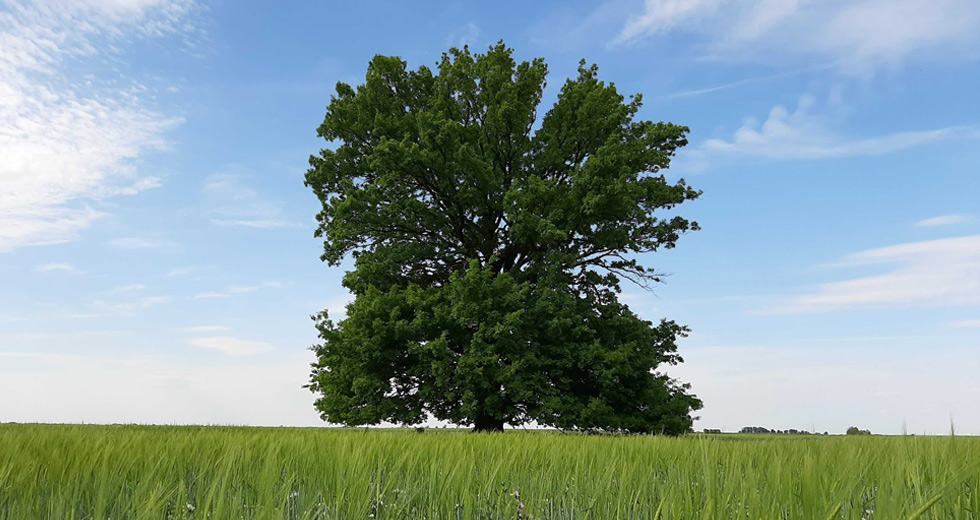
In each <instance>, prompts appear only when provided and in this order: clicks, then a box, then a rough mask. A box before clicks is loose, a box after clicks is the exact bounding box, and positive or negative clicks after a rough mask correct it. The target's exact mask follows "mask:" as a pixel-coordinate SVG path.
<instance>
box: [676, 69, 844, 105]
mask: <svg viewBox="0 0 980 520" xmlns="http://www.w3.org/2000/svg"><path fill="white" fill-rule="evenodd" d="M828 68H830V66H829V65H826V64H825V65H817V66H814V67H805V68H802V69H795V70H788V71H785V72H777V73H775V74H766V75H763V76H755V77H751V78H745V79H740V80H737V81H730V82H728V83H722V84H721V85H714V86H711V87H702V88H692V89H687V90H680V91H677V92H673V93H670V94H667V95H665V96H661V98H660V99H663V100H669V99H681V98H686V97H693V96H700V95H703V94H710V93H712V92H720V91H723V90H729V89H733V88H738V87H742V86H745V85H753V84H757V83H765V82H767V81H773V80H777V79H782V78H789V77H793V76H798V75H800V74H804V73H807V72H816V71H820V70H826V69H828Z"/></svg>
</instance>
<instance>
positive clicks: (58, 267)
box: [34, 262, 79, 273]
mask: <svg viewBox="0 0 980 520" xmlns="http://www.w3.org/2000/svg"><path fill="white" fill-rule="evenodd" d="M34 270H35V271H37V272H39V273H50V272H52V271H62V272H66V273H77V272H79V271H78V269H76V268H75V266H73V265H71V264H65V263H59V262H52V263H50V264H43V265H39V266H37V267H35V268H34Z"/></svg>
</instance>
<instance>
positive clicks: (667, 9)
mask: <svg viewBox="0 0 980 520" xmlns="http://www.w3.org/2000/svg"><path fill="white" fill-rule="evenodd" d="M724 3H725V2H724V0H646V1H645V2H644V10H643V13H642V14H640V15H638V16H634V17H632V18H630V19H629V20H628V21H627V22H626V26H625V27H623V30H622V31H621V32H620V33H619V36H617V37H616V40H615V41H614V43H617V44H618V43H630V42H634V41H636V40H638V39H640V38H641V37H643V36H645V35H650V34H656V33H659V32H662V31H666V30H669V29H672V28H674V27H676V26H678V25H680V24H682V23H686V22H691V21H694V20H698V19H701V18H704V17H707V16H710V15H711V14H713V13H714V12H716V11H717V10H718V8H719V7H720V6H721V5H723V4H724Z"/></svg>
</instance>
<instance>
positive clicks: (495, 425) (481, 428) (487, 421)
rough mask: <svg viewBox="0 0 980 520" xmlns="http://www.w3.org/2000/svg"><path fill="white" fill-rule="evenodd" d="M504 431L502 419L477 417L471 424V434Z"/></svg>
mask: <svg viewBox="0 0 980 520" xmlns="http://www.w3.org/2000/svg"><path fill="white" fill-rule="evenodd" d="M502 431H504V421H503V419H495V418H493V417H489V416H482V417H477V418H476V422H474V424H473V432H474V433H479V432H502Z"/></svg>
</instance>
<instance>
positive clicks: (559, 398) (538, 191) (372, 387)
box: [306, 43, 701, 434]
mask: <svg viewBox="0 0 980 520" xmlns="http://www.w3.org/2000/svg"><path fill="white" fill-rule="evenodd" d="M546 74H547V66H546V65H545V63H544V61H543V60H542V59H535V60H534V61H531V62H526V61H525V62H521V63H517V62H515V60H514V58H513V52H512V50H511V49H509V48H507V47H506V46H505V45H504V44H503V43H500V44H498V45H496V46H494V47H491V48H490V49H489V50H488V51H487V52H486V53H485V54H472V53H471V52H470V51H469V50H468V49H467V48H463V49H462V50H460V49H455V48H454V49H451V50H450V51H449V52H448V53H447V54H444V55H443V56H442V59H441V61H440V62H439V63H438V65H437V69H436V70H435V71H434V70H432V69H430V68H427V67H424V66H423V67H420V68H419V69H417V70H409V69H408V68H407V67H406V63H405V62H404V61H403V60H401V59H400V58H397V57H388V56H376V57H375V58H374V59H373V60H372V61H371V62H370V64H369V65H368V70H367V76H366V78H365V81H364V84H362V85H359V86H357V87H356V88H353V87H351V86H350V85H347V84H344V83H338V84H337V93H336V95H335V96H333V97H332V98H331V101H330V105H329V106H328V108H327V113H326V117H325V118H324V121H323V124H322V125H321V126H320V128H319V130H318V134H319V136H320V137H322V138H324V139H326V140H327V141H328V143H331V145H332V146H330V147H328V148H326V149H324V150H322V151H321V152H320V154H319V155H316V156H313V157H311V158H310V166H311V167H310V169H309V171H308V172H307V174H306V185H307V186H309V187H311V188H312V189H313V191H314V192H315V193H316V195H317V197H319V199H320V201H321V202H322V204H323V206H322V211H321V212H320V213H319V214H318V215H317V221H318V222H319V228H318V229H317V232H316V235H317V236H318V237H322V238H323V239H324V252H323V256H322V259H323V260H324V261H326V262H328V263H329V264H330V265H333V266H336V265H339V264H340V263H341V262H342V261H343V260H344V259H345V258H348V257H352V258H353V261H354V268H353V270H351V271H349V272H347V273H346V276H345V277H344V280H343V285H344V287H346V288H347V289H349V290H350V291H351V292H352V293H353V295H354V301H353V302H352V303H351V304H350V305H349V306H348V307H347V315H346V317H345V318H344V319H343V320H341V321H340V322H339V323H334V322H333V321H332V320H330V319H329V317H328V315H327V313H326V311H324V312H322V313H321V314H319V315H318V316H315V317H314V318H315V319H316V325H317V327H318V329H319V332H320V337H321V339H322V340H323V341H322V343H321V344H319V345H316V346H314V347H313V350H314V351H315V352H316V355H317V362H316V363H314V364H313V370H312V374H311V381H310V384H309V385H308V386H309V388H310V389H311V390H312V391H313V392H314V393H316V394H318V399H317V401H316V407H317V408H318V409H319V411H320V412H321V416H322V418H323V419H324V420H328V421H331V422H336V423H344V424H347V425H361V424H376V423H379V422H382V421H389V422H394V423H403V424H416V423H420V422H422V421H425V420H426V419H428V418H435V419H440V420H448V421H452V422H454V423H457V424H472V425H474V428H475V429H476V430H477V431H487V430H500V429H503V426H504V424H511V425H518V424H522V423H526V422H530V421H536V422H537V423H538V424H542V425H552V426H556V427H559V428H569V429H583V430H606V431H622V432H656V433H667V434H679V433H683V432H686V431H689V430H690V427H691V423H692V418H691V412H692V411H694V410H697V409H699V408H700V407H701V402H700V401H699V400H698V399H697V398H696V397H695V396H693V395H691V394H689V393H688V388H689V387H688V385H686V384H681V383H679V382H677V381H675V380H672V379H670V378H668V377H667V376H666V375H664V374H663V373H661V372H657V368H658V367H661V366H663V365H670V364H676V363H678V362H680V361H681V358H680V356H678V355H677V353H676V350H677V346H676V340H677V338H678V337H679V336H683V335H684V334H685V333H686V331H687V329H686V328H685V327H682V326H680V325H678V324H676V323H674V322H673V321H668V320H662V321H660V323H658V324H653V323H651V322H649V321H645V320H643V319H641V318H639V317H638V316H637V315H636V314H634V313H633V312H632V311H630V309H629V308H628V307H627V306H626V305H624V304H623V303H621V302H619V300H618V297H617V295H618V293H619V292H620V290H621V289H620V283H621V279H625V280H629V281H631V282H633V283H636V284H639V285H641V286H644V287H647V286H648V284H650V283H651V282H655V281H658V279H659V278H658V276H659V275H658V274H657V272H655V271H653V270H651V269H649V268H648V267H645V266H643V265H642V264H641V263H640V262H639V261H638V258H643V257H638V256H637V254H639V253H647V252H651V251H656V250H658V249H661V248H671V247H674V245H675V243H676V242H677V240H678V237H679V235H680V234H682V233H684V232H686V231H690V230H694V229H697V224H696V223H694V222H690V221H688V220H686V219H684V218H682V217H679V216H672V217H670V218H663V217H662V216H661V215H662V211H663V210H670V209H671V208H673V207H674V206H676V205H678V204H680V203H682V202H684V201H686V200H690V199H694V198H696V197H698V195H699V194H700V192H699V191H697V190H694V189H692V188H690V187H688V186H687V185H686V184H685V183H684V181H683V180H680V181H678V182H676V183H673V184H671V183H669V182H667V181H666V179H665V178H664V176H663V175H662V174H660V172H661V170H663V169H664V168H667V166H668V165H669V163H670V158H671V157H672V156H673V155H674V152H675V151H676V150H677V148H679V147H681V146H683V145H685V144H686V143H687V141H686V139H685V136H686V134H687V131H688V129H687V128H686V127H683V126H678V125H674V124H671V123H663V122H661V123H654V122H651V121H638V120H636V119H635V116H636V113H637V111H638V110H639V109H640V105H641V103H640V101H641V100H640V96H639V95H636V96H632V97H631V98H629V99H628V100H627V99H626V98H624V97H623V96H622V95H621V94H619V92H617V90H616V87H615V86H614V85H613V84H611V83H605V82H603V81H600V80H599V79H598V77H597V68H596V67H595V66H594V65H593V66H591V67H586V66H585V62H582V64H581V65H580V67H579V70H578V77H576V78H573V79H569V80H567V81H566V82H565V84H564V85H563V86H562V88H561V92H560V93H559V94H558V99H557V101H556V102H555V104H554V106H553V107H552V108H551V110H549V111H548V113H547V114H545V116H544V117H543V118H541V119H540V120H539V118H538V117H537V109H538V105H539V104H540V102H541V97H542V93H543V91H544V88H545V76H546Z"/></svg>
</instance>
